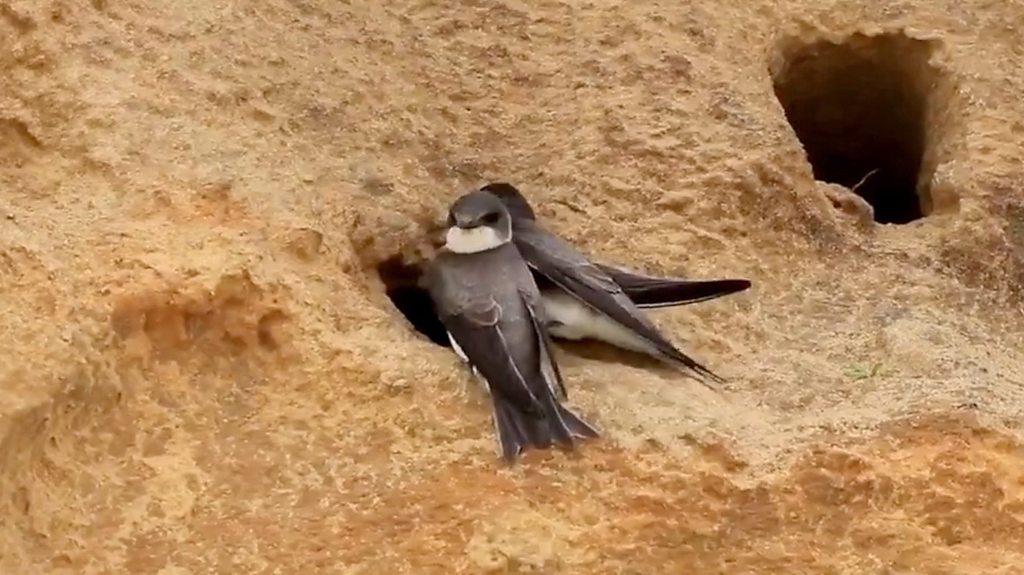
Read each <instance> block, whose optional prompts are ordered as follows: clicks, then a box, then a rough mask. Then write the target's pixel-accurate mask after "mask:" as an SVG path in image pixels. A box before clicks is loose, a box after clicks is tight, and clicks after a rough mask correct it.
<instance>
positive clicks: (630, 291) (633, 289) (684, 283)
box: [595, 264, 751, 308]
mask: <svg viewBox="0 0 1024 575" xmlns="http://www.w3.org/2000/svg"><path fill="white" fill-rule="evenodd" d="M595 265H596V266H597V267H598V268H600V269H601V271H603V272H604V273H606V274H607V275H608V277H610V278H611V279H612V281H614V282H615V283H616V284H618V286H619V287H621V288H622V291H623V292H624V293H625V294H626V296H628V297H629V299H631V300H632V301H633V303H634V304H636V306H637V307H639V308H659V307H671V306H678V305H688V304H692V303H698V302H702V301H707V300H711V299H715V298H719V297H722V296H726V295H729V294H734V293H737V292H741V291H743V290H745V289H748V288H749V287H750V285H751V284H750V281H749V280H744V279H721V280H686V279H682V278H660V277H654V276H645V275H641V274H636V273H632V272H629V271H626V270H623V269H620V268H617V267H614V266H610V265H604V264H595Z"/></svg>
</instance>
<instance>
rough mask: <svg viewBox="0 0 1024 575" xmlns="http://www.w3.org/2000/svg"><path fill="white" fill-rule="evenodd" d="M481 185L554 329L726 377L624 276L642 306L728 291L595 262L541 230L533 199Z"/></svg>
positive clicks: (738, 285)
mask: <svg viewBox="0 0 1024 575" xmlns="http://www.w3.org/2000/svg"><path fill="white" fill-rule="evenodd" d="M481 190H482V191H486V192H489V193H491V194H493V195H495V196H497V197H498V198H499V199H500V200H501V202H502V203H503V204H504V205H505V207H506V209H507V210H508V212H509V215H510V216H511V219H512V230H513V234H512V235H513V243H514V244H515V246H516V247H517V248H518V249H519V252H520V254H521V255H522V257H523V259H524V260H526V263H527V265H528V266H529V267H530V269H531V270H533V272H535V275H536V276H537V278H538V279H537V283H538V285H539V286H540V288H541V294H542V299H543V302H544V309H545V312H546V315H547V317H548V322H549V323H548V329H549V331H550V332H551V334H552V335H554V336H556V337H560V338H564V339H573V340H577V339H597V340H601V341H604V342H607V343H610V344H612V345H615V346H618V347H621V348H624V349H629V350H632V351H637V352H641V353H645V354H648V355H650V356H652V357H655V358H657V359H660V360H662V361H664V362H666V363H669V364H672V365H674V366H676V367H681V368H686V369H688V370H690V371H691V372H692V373H695V374H697V375H698V376H700V378H699V379H700V380H701V381H703V382H704V383H705V384H706V383H707V380H711V381H715V382H722V379H721V378H720V377H719V376H717V375H716V374H714V373H713V372H711V371H710V370H709V369H707V368H706V367H705V366H703V365H701V364H700V363H698V362H697V361H695V360H694V359H692V358H691V357H689V356H687V355H686V354H684V353H683V352H682V351H680V350H679V349H677V348H676V346H675V345H673V344H672V343H671V342H670V341H669V340H668V339H667V338H665V336H663V335H661V333H660V332H659V331H658V329H657V328H656V327H655V326H654V324H653V323H652V322H651V321H650V320H649V319H647V317H646V316H644V314H643V312H642V311H641V310H640V309H639V307H638V305H637V304H635V303H634V302H633V300H632V299H631V298H630V296H629V295H627V293H626V291H625V287H623V285H621V284H619V283H618V281H621V282H622V283H623V284H625V286H628V287H629V288H630V291H632V292H633V294H635V296H636V297H637V299H639V300H640V301H641V302H642V304H641V305H645V306H649V307H664V306H667V305H679V304H681V303H692V302H693V301H700V300H704V299H711V298H712V297H718V295H724V294H723V293H718V292H716V291H715V286H710V287H709V286H707V285H706V284H705V285H700V286H699V287H695V284H694V283H693V282H687V281H686V280H672V279H665V278H651V277H647V276H642V275H638V274H633V273H631V272H628V271H626V270H622V269H618V268H614V267H611V266H602V265H598V264H594V263H592V262H591V261H590V260H589V259H588V258H587V257H586V256H584V255H583V254H582V253H580V252H579V251H578V250H576V248H574V247H573V246H572V245H570V244H569V243H568V242H566V241H565V240H563V239H561V238H559V237H558V236H556V235H554V234H552V233H550V232H548V231H547V230H545V229H544V228H542V227H541V226H540V225H539V224H538V223H537V221H536V217H535V215H534V212H533V209H532V208H531V207H530V204H529V202H527V201H526V199H525V198H524V197H523V195H522V194H521V193H519V191H518V190H517V189H516V188H515V187H514V186H512V185H510V184H507V183H492V184H488V185H486V186H484V187H483V188H481ZM616 280H618V281H616ZM717 281H724V282H727V283H725V284H718V285H717V287H718V288H721V289H725V290H731V291H727V292H726V293H732V291H739V290H741V289H746V287H748V286H749V282H747V281H746V280H717ZM680 282H683V283H680ZM730 282H734V283H730Z"/></svg>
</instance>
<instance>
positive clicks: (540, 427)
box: [426, 191, 598, 462]
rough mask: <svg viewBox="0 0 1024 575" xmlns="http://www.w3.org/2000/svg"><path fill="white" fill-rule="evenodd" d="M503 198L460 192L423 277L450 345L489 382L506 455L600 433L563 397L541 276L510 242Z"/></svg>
mask: <svg viewBox="0 0 1024 575" xmlns="http://www.w3.org/2000/svg"><path fill="white" fill-rule="evenodd" d="M512 233H513V232H512V221H511V217H510V216H509V213H508V211H507V210H506V208H505V206H504V205H503V204H502V203H501V201H500V200H498V198H496V197H495V196H493V195H492V194H489V193H487V192H481V191H475V192H470V193H469V194H466V195H464V196H462V197H461V198H459V199H458V200H456V202H455V203H454V204H453V205H452V207H451V209H450V211H449V215H448V230H447V233H446V236H445V238H446V239H445V248H446V249H444V250H441V251H440V252H439V254H438V255H437V257H436V258H435V259H434V260H433V261H432V262H431V263H430V266H429V267H428V269H427V274H426V284H427V286H428V289H429V291H430V296H431V299H433V301H434V305H435V307H436V309H437V313H438V316H439V317H440V319H441V322H442V323H443V324H444V326H445V329H446V330H447V332H448V337H449V339H450V340H451V343H452V348H453V349H454V350H455V352H456V353H457V354H458V355H459V356H460V357H461V358H462V359H463V360H465V361H467V362H468V363H469V364H470V366H472V368H473V369H474V371H475V372H476V373H477V374H478V375H479V376H481V378H482V379H483V380H484V381H485V383H486V384H487V388H488V391H489V392H490V395H491V398H492V401H493V404H494V422H495V426H496V427H497V433H498V441H499V443H500V447H501V452H502V455H503V456H504V458H505V459H506V460H508V461H509V462H512V461H515V459H516V458H517V457H518V456H519V455H520V454H521V453H522V452H523V451H524V450H525V449H526V448H528V447H536V448H540V449H544V448H548V447H551V446H552V445H553V444H556V443H557V444H558V445H560V446H563V447H568V448H571V447H573V446H574V443H575V440H576V439H577V438H593V437H597V436H598V434H597V432H596V431H595V430H594V428H592V427H591V426H590V425H588V424H587V423H586V422H584V421H583V420H582V419H580V418H579V417H577V416H576V415H575V414H573V413H572V412H571V411H569V410H568V409H567V408H565V407H564V406H562V405H561V403H560V402H559V398H560V396H561V397H564V395H565V389H564V386H563V384H562V378H561V374H560V373H559V370H558V365H557V364H556V363H555V359H554V357H553V356H552V352H551V347H552V346H551V342H550V338H549V336H548V333H547V331H546V330H545V328H544V326H545V324H546V320H545V316H544V307H543V303H542V300H541V295H540V292H539V290H538V288H537V284H536V283H535V282H534V279H533V276H532V275H531V273H530V270H529V268H528V267H527V265H526V263H525V262H524V261H523V259H522V257H521V256H520V254H519V251H518V250H517V249H516V246H515V244H513V242H512Z"/></svg>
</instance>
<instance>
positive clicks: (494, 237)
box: [444, 226, 508, 254]
mask: <svg viewBox="0 0 1024 575" xmlns="http://www.w3.org/2000/svg"><path fill="white" fill-rule="evenodd" d="M507 241H508V240H503V239H501V238H500V237H498V232H497V231H495V229H494V228H492V227H490V226H477V227H475V228H472V229H469V230H466V229H462V228H459V227H455V226H452V227H451V228H448V235H447V236H446V237H445V244H444V245H445V247H447V248H448V249H449V250H451V251H453V252H455V253H457V254H475V253H477V252H484V251H487V250H493V249H494V248H496V247H498V246H500V245H502V244H504V243H505V242H507Z"/></svg>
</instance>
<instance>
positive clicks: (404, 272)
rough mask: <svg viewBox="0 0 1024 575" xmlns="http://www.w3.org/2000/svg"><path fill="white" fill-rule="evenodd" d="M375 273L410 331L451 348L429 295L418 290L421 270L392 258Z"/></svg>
mask: <svg viewBox="0 0 1024 575" xmlns="http://www.w3.org/2000/svg"><path fill="white" fill-rule="evenodd" d="M377 273H378V274H379V275H380V279H381V281H382V282H384V289H385V293H386V294H387V296H388V298H389V299H390V300H391V303H393V304H394V305H395V308H397V309H398V311H400V312H402V315H404V316H405V319H407V320H409V323H410V324H412V327H413V329H415V330H416V331H418V332H420V333H421V334H423V335H425V336H427V338H428V339H429V340H430V341H432V342H434V343H436V344H437V345H441V346H445V347H451V342H449V341H448V332H447V331H446V330H445V328H444V324H442V323H441V320H440V319H438V317H437V312H436V310H435V309H434V302H433V300H431V299H430V293H429V292H428V291H427V290H426V289H424V288H422V287H420V286H419V284H418V282H419V279H420V277H421V276H422V275H423V266H422V265H420V264H413V263H408V262H406V261H405V260H404V259H403V258H402V257H401V256H394V257H391V258H388V259H386V260H384V261H383V262H381V264H380V265H378V266H377Z"/></svg>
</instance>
